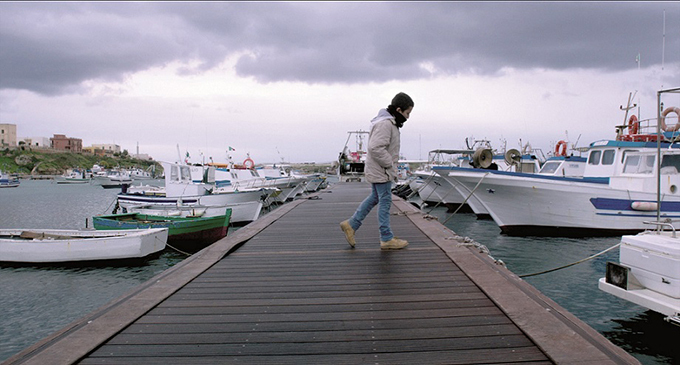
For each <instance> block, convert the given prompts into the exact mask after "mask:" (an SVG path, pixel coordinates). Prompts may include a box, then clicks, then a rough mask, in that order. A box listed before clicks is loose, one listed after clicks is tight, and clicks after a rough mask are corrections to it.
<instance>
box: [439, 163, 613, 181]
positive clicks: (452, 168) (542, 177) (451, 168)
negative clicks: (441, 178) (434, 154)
mask: <svg viewBox="0 0 680 365" xmlns="http://www.w3.org/2000/svg"><path fill="white" fill-rule="evenodd" d="M432 169H433V170H442V171H464V172H475V173H480V174H483V173H487V172H490V173H492V174H497V175H505V176H517V177H527V178H532V179H538V180H558V181H573V182H581V183H588V184H605V185H606V184H609V178H608V177H583V178H578V177H564V176H552V175H541V174H535V173H533V174H532V173H526V172H514V171H501V170H487V169H472V168H465V167H456V166H433V167H432Z"/></svg>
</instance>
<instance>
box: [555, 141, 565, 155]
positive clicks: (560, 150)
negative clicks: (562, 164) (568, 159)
mask: <svg viewBox="0 0 680 365" xmlns="http://www.w3.org/2000/svg"><path fill="white" fill-rule="evenodd" d="M566 155H567V141H559V142H557V145H555V156H566Z"/></svg>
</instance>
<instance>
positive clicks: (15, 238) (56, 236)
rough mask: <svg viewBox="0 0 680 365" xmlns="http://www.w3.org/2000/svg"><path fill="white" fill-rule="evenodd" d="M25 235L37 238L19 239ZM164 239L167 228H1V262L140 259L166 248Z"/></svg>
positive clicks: (42, 262) (36, 262)
mask: <svg viewBox="0 0 680 365" xmlns="http://www.w3.org/2000/svg"><path fill="white" fill-rule="evenodd" d="M26 233H30V235H32V236H36V237H37V238H33V239H27V238H20V237H21V236H22V234H23V235H24V236H27V234H26ZM41 235H42V236H41ZM40 237H44V238H40ZM67 237H69V238H67ZM167 239H168V230H167V229H144V230H134V231H131V230H116V231H106V232H100V231H89V230H85V231H79V230H57V229H2V230H0V261H1V262H6V263H30V264H49V263H73V262H93V261H112V260H126V259H142V258H146V257H148V256H151V255H153V254H155V253H158V252H160V251H162V250H163V249H165V245H166V242H167Z"/></svg>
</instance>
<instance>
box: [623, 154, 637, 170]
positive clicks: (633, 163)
mask: <svg viewBox="0 0 680 365" xmlns="http://www.w3.org/2000/svg"><path fill="white" fill-rule="evenodd" d="M639 164H640V156H639V155H634V156H628V158H626V162H625V163H624V165H623V173H625V174H633V173H635V172H637V167H638V165H639Z"/></svg>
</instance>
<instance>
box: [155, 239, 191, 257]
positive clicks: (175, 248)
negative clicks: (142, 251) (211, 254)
mask: <svg viewBox="0 0 680 365" xmlns="http://www.w3.org/2000/svg"><path fill="white" fill-rule="evenodd" d="M156 239H158V238H156ZM165 245H166V246H168V247H170V248H171V249H173V250H175V251H177V252H179V253H181V254H185V255H187V256H191V254H190V253H187V252H184V251H182V250H180V249H178V248H177V247H172V246H170V245H169V244H167V243H166V244H165Z"/></svg>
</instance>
